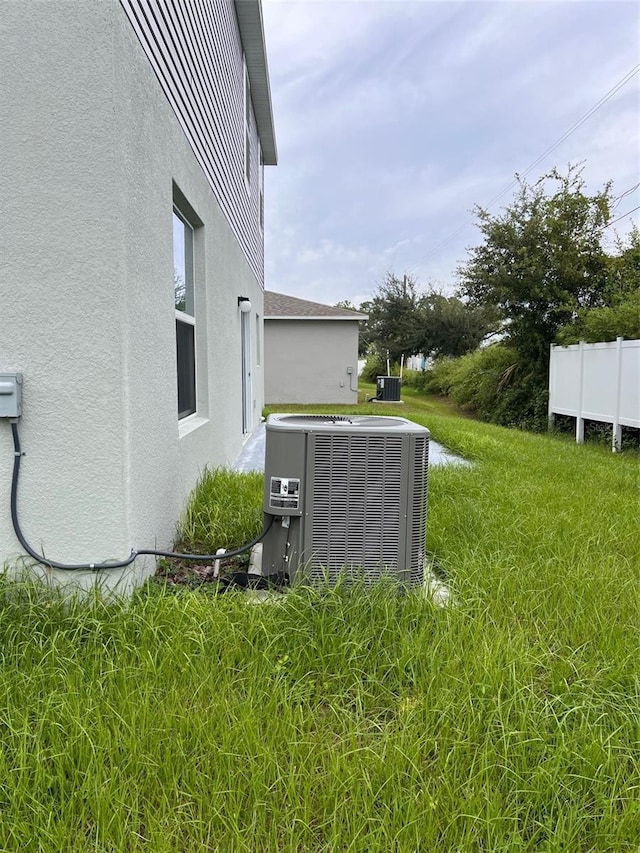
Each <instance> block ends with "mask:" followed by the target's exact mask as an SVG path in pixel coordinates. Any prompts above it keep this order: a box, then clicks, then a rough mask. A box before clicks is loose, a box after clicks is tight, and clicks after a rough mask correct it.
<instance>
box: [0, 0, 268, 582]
mask: <svg viewBox="0 0 640 853" xmlns="http://www.w3.org/2000/svg"><path fill="white" fill-rule="evenodd" d="M256 2H257V0H256ZM129 5H135V4H129ZM151 5H152V6H154V5H155V4H153V3H152V4H151ZM186 8H187V7H185V9H186ZM213 8H214V9H215V8H224V10H225V15H226V19H225V20H226V26H227V31H226V32H227V38H228V39H230V40H231V41H232V42H234V44H233V45H232V46H233V51H231V54H232V55H234V56H235V57H236V59H237V56H238V55H239V56H240V58H241V59H242V45H241V42H240V36H239V31H238V27H237V21H236V18H235V12H234V4H233V2H232V0H225V2H224V3H222V4H217V6H214V7H213ZM2 15H3V27H2V43H3V49H2V50H0V62H1V66H0V78H1V79H2V80H3V86H2V105H1V107H2V109H1V117H2V127H3V134H2V149H3V150H2V157H1V158H0V196H1V197H2V206H3V217H2V219H3V221H2V227H1V244H0V254H1V256H2V259H3V271H2V279H1V285H0V287H1V291H0V300H1V304H2V309H1V310H2V322H1V325H0V372H3V371H21V372H22V373H23V375H24V392H23V394H24V396H23V416H22V418H21V420H20V424H19V429H20V436H21V441H22V445H23V450H24V451H25V453H26V455H25V456H24V458H23V460H22V471H21V480H20V490H19V516H20V521H21V524H22V528H23V531H24V534H25V535H26V537H27V539H28V540H30V541H31V544H32V545H33V546H34V547H35V548H36V549H38V550H40V551H43V552H44V553H45V555H46V556H48V557H50V558H52V559H55V560H58V561H61V562H70V563H84V562H96V563H97V562H101V561H105V560H115V559H122V558H124V557H126V556H127V555H128V554H129V552H130V550H131V549H132V548H134V549H146V548H154V547H156V548H166V547H168V546H170V544H171V542H172V538H173V535H174V533H175V526H176V522H177V519H178V517H179V515H180V512H181V510H182V508H183V506H184V501H185V498H186V496H187V494H188V492H189V491H190V490H191V488H192V487H193V485H194V484H195V481H196V479H197V477H198V474H199V473H200V471H201V470H202V469H203V467H204V466H205V465H211V466H216V465H223V464H228V463H230V462H231V461H232V460H233V459H234V458H235V457H236V455H237V454H238V452H239V450H240V448H241V446H242V442H243V440H244V433H243V424H242V382H241V337H240V325H241V315H240V311H239V308H238V296H240V295H242V296H245V297H248V298H249V299H250V301H251V303H252V311H251V318H250V320H251V321H250V323H249V324H248V325H249V328H250V329H251V330H252V332H253V339H252V341H251V355H250V371H251V402H250V414H249V421H248V424H246V425H245V431H247V430H250V428H251V427H252V426H253V424H255V423H256V422H257V421H258V420H259V417H260V414H261V409H262V405H263V402H264V398H263V390H262V387H263V386H262V372H261V370H262V368H261V366H260V365H261V364H262V357H261V353H260V351H259V347H260V343H259V341H258V340H257V336H256V335H255V329H256V323H259V321H257V320H256V316H257V317H258V318H259V317H260V316H261V315H262V313H263V308H262V305H263V282H262V231H261V229H260V227H259V220H258V211H259V202H258V198H257V194H258V180H259V175H260V170H259V163H258V156H259V155H258V145H257V142H258V129H257V126H256V122H255V116H254V115H253V112H252V124H251V134H252V143H253V147H252V156H253V158H254V162H253V171H252V180H253V183H252V184H251V185H250V186H245V182H244V173H243V171H242V169H243V158H242V155H241V154H238V153H237V151H235V154H234V157H233V159H230V160H229V162H227V163H225V164H224V168H222V171H223V172H224V170H225V169H227V170H228V171H229V173H230V174H231V173H232V172H233V169H234V168H236V167H237V168H239V169H240V170H241V171H240V175H239V176H236V178H235V180H236V184H237V186H239V187H241V190H242V192H243V193H245V194H246V196H247V198H248V199H249V200H251V199H253V201H252V203H251V204H249V203H247V205H245V208H244V209H243V210H242V211H241V214H240V220H241V224H242V227H241V229H240V228H239V226H238V223H233V222H232V221H231V220H230V217H229V215H228V212H227V211H225V210H224V209H223V206H222V205H221V203H220V200H219V198H218V196H217V194H216V191H215V187H214V186H213V185H212V182H211V180H210V179H209V177H208V176H207V175H206V174H205V171H204V170H203V165H202V163H201V161H200V160H199V158H198V157H197V156H196V152H194V148H193V145H192V144H191V143H190V141H189V140H188V138H187V136H186V135H185V132H184V129H183V127H182V126H181V124H180V122H179V121H178V119H177V117H176V112H175V110H174V108H173V107H172V104H171V103H170V101H169V100H168V98H167V96H166V93H165V92H164V91H163V88H162V87H161V85H160V83H159V80H158V76H157V73H156V72H157V69H156V70H154V68H153V67H152V65H151V63H150V62H149V59H148V57H147V56H146V55H145V52H144V50H143V48H142V46H141V43H140V41H139V38H138V36H137V34H136V32H135V31H134V28H133V27H132V25H131V21H130V19H129V17H128V14H127V12H126V11H125V9H124V6H123V5H121V4H120V3H119V2H117V0H103V2H100V3H96V2H94V0H73V2H64V0H57V2H56V3H37V4H27V6H26V7H25V5H24V4H19V3H15V4H13V3H8V4H4V7H3V10H2ZM9 47H11V49H9ZM231 54H230V55H231ZM227 70H228V79H231V80H233V81H234V85H235V87H236V88H237V87H238V86H239V87H240V92H242V88H241V87H242V85H243V82H244V72H243V68H242V63H240V65H239V67H238V64H237V61H236V63H235V64H234V65H232V66H230V67H229V68H228V69H227ZM236 94H237V93H236ZM237 100H238V99H237V98H236V101H237ZM219 102H220V105H222V109H224V104H225V100H224V95H220V98H219ZM240 103H241V104H242V96H240ZM234 115H235V114H234ZM229 126H230V127H236V129H237V133H236V134H235V137H234V136H233V134H229V135H228V138H227V139H226V140H225V143H224V144H225V145H226V146H227V147H234V150H235V148H236V147H237V149H238V151H242V150H243V148H242V146H243V145H244V126H243V123H242V115H241V116H240V120H239V121H235V118H234V121H232V122H229ZM236 137H237V138H236ZM274 162H275V161H274ZM222 180H223V183H224V181H225V179H224V178H222ZM232 197H233V192H231V194H230V198H232ZM176 200H178V201H179V202H180V204H181V205H182V207H183V208H184V207H185V206H187V208H188V211H189V213H190V215H191V216H192V217H193V219H194V224H195V225H196V227H195V230H194V279H195V328H196V332H195V335H196V371H197V411H196V413H195V414H193V415H192V416H190V417H189V418H185V419H183V420H179V419H178V414H177V390H176V385H177V378H176V314H175V309H174V281H173V245H172V216H173V204H174V203H175V202H176ZM227 204H228V199H227ZM243 234H244V236H243ZM247 235H248V236H247ZM249 238H250V239H249ZM12 464H13V449H12V444H11V434H10V430H9V424H8V423H7V422H6V420H0V566H2V564H3V563H6V564H8V565H9V566H10V567H16V566H19V565H20V564H21V561H20V559H19V555H20V553H21V548H20V545H19V543H18V542H17V540H16V538H15V536H14V532H13V529H12V526H11V519H10V513H9V484H10V481H11V468H12ZM153 567H154V561H153V560H152V559H151V560H150V559H147V560H146V561H143V560H142V559H140V558H139V559H138V560H136V563H135V564H134V566H133V567H132V568H131V569H128V570H121V571H116V570H112V571H109V572H107V573H103V574H102V575H94V574H91V573H87V574H85V573H74V576H73V579H74V582H76V583H79V584H86V583H89V582H94V581H95V580H96V578H97V579H98V581H99V582H100V583H105V584H107V585H111V586H112V585H114V584H120V586H121V587H122V588H125V587H126V586H128V585H130V584H131V583H133V582H136V581H139V580H140V579H141V578H142V577H144V575H145V574H146V573H148V572H149V571H152V570H153ZM44 572H45V573H46V574H51V575H53V576H54V577H57V578H58V579H62V578H63V577H64V578H65V579H66V578H68V577H69V575H64V574H63V573H57V572H52V571H51V570H48V569H47V570H44Z"/></svg>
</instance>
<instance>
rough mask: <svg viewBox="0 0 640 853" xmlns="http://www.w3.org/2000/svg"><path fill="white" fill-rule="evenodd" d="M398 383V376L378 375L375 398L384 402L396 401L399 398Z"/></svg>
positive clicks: (399, 381) (399, 382)
mask: <svg viewBox="0 0 640 853" xmlns="http://www.w3.org/2000/svg"><path fill="white" fill-rule="evenodd" d="M400 385H401V379H400V377H399V376H378V380H377V385H376V399H377V400H383V401H384V402H386V403H397V402H398V401H399V400H400Z"/></svg>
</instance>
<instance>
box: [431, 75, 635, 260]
mask: <svg viewBox="0 0 640 853" xmlns="http://www.w3.org/2000/svg"><path fill="white" fill-rule="evenodd" d="M638 71H640V65H635V66H634V67H633V68H632V69H631V71H629V72H627V74H625V75H624V77H622V78H621V79H620V80H618V82H617V83H615V84H614V85H613V86H612V87H611V88H610V89H609V91H608V92H606V93H605V94H604V95H603V96H602V97H601V98H600V100H599V101H597V103H595V104H594V105H593V106H592V107H591V109H589V110H587V112H586V113H585V114H584V115H583V116H582V118H579V119H578V120H577V121H576V122H574V124H572V125H571V127H570V128H569V130H567V131H566V132H565V133H563V134H562V136H561V137H559V139H557V140H556V141H555V142H554V143H553V145H550V146H549V147H548V148H547V149H546V151H544V152H543V153H542V154H541V155H540V156H539V157H537V158H536V159H535V160H534V161H533V163H531V164H530V165H529V166H527V168H526V169H525V170H524V172H522V173H519V174H520V177H524V176H525V175H528V174H529V172H530V171H531V170H532V169H535V167H536V166H537V165H538V164H539V163H541V162H542V160H544V159H545V157H547V156H548V155H549V154H551V152H552V151H555V149H556V148H557V147H558V146H559V145H561V144H562V143H563V142H564V141H565V139H567V138H568V137H569V136H571V134H572V133H574V132H575V131H576V130H577V129H578V128H579V127H580V126H581V125H582V124H584V123H585V121H587V119H589V118H591V116H592V115H593V114H594V113H595V112H596V111H597V110H599V109H600V107H602V106H603V105H604V104H606V102H607V101H609V100H611V98H612V97H613V96H614V95H615V94H616V92H618V91H619V90H620V89H621V88H622V87H623V86H625V85H626V84H627V83H628V82H629V80H631V78H632V77H634V76H635V75H636V74H637V73H638ZM517 183H518V178H516V179H515V180H513V181H512V182H511V183H510V184H509V186H508V187H506V188H505V189H504V190H502V192H500V193H498V195H496V196H494V197H493V198H492V199H491V201H490V202H489V203H488V204H487V205H486V208H490V207H492V206H493V205H494V204H495V203H496V202H497V201H499V200H500V199H501V198H502V196H503V195H506V193H508V192H509V190H511V189H513V187H514V186H516V185H517ZM633 189H635V187H632V189H631V190H630V191H629V192H631V191H632V190H633ZM631 212H633V211H631ZM611 224H613V223H611ZM468 225H469V222H465V223H464V224H463V225H461V226H460V227H459V228H457V229H456V230H455V231H453V232H452V233H451V234H449V235H448V236H447V237H445V238H444V239H443V240H440V242H439V243H436V245H435V246H434V247H433V248H432V249H431V251H430V252H429V253H428V254H427V256H426V257H425V258H424V259H423V262H424V261H426V260H427V259H428V258H430V257H431V256H432V255H433V254H434V253H435V252H436V251H437V250H438V249H440V248H441V247H442V246H445V245H446V244H447V243H449V242H450V241H451V240H453V238H454V237H457V236H458V234H460V232H461V231H464V229H465V228H466V227H467V226H468Z"/></svg>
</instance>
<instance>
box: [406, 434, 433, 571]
mask: <svg viewBox="0 0 640 853" xmlns="http://www.w3.org/2000/svg"><path fill="white" fill-rule="evenodd" d="M428 466H429V439H428V438H426V437H425V438H416V439H415V442H414V450H413V478H414V481H413V482H414V488H413V492H412V494H411V495H410V501H411V502H412V503H411V504H410V507H409V515H410V520H411V534H410V536H411V541H410V544H409V552H410V561H411V580H410V583H411V586H417V585H419V584H422V583H424V561H425V552H426V536H427V482H428Z"/></svg>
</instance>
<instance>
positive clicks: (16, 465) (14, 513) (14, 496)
mask: <svg viewBox="0 0 640 853" xmlns="http://www.w3.org/2000/svg"><path fill="white" fill-rule="evenodd" d="M11 433H12V435H13V450H14V456H13V477H12V479H11V521H12V523H13V529H14V531H15V534H16V536H17V538H18V541H19V542H20V544H21V545H22V547H23V548H24V550H25V551H26V552H27V554H28V555H29V556H30V557H32V558H33V559H34V560H36V561H37V562H38V563H42V565H43V566H49V567H50V568H52V569H62V570H63V571H76V570H79V569H89V570H91V571H101V570H103V569H122V568H124V567H125V566H130V565H131V563H133V561H134V560H135V559H136V557H142V556H151V557H170V558H171V557H172V558H174V559H179V560H227V559H229V558H230V557H237V556H238V554H243V553H244V552H245V551H249V550H250V549H251V548H253V546H254V545H257V544H258V542H260V540H261V539H263V538H264V537H265V536H266V535H267V533H268V532H269V530H270V528H271V525H272V524H273V519H274V516H273V515H270V516H269V520H268V521H267V523H266V524H265V526H264V528H263V530H262V533H260V535H259V536H256V538H255V539H252V540H251V542H247V544H246V545H242V547H240V548H236V549H235V550H233V551H225V552H224V553H221V554H178V553H175V552H174V551H152V550H149V549H145V550H140V551H131V553H130V554H129V556H128V557H127V559H126V560H117V561H113V562H110V561H105V562H103V563H78V564H76V565H69V564H67V563H58V562H56V561H55V560H49V559H47V558H46V557H44V556H43V555H42V554H38V553H37V551H35V550H34V549H33V548H32V547H31V545H29V543H28V542H27V540H26V539H25V537H24V534H23V532H22V529H21V527H20V522H19V521H18V477H19V475H20V459H21V457H22V450H21V449H20V436H19V435H18V424H17V423H16V422H15V421H12V423H11Z"/></svg>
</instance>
